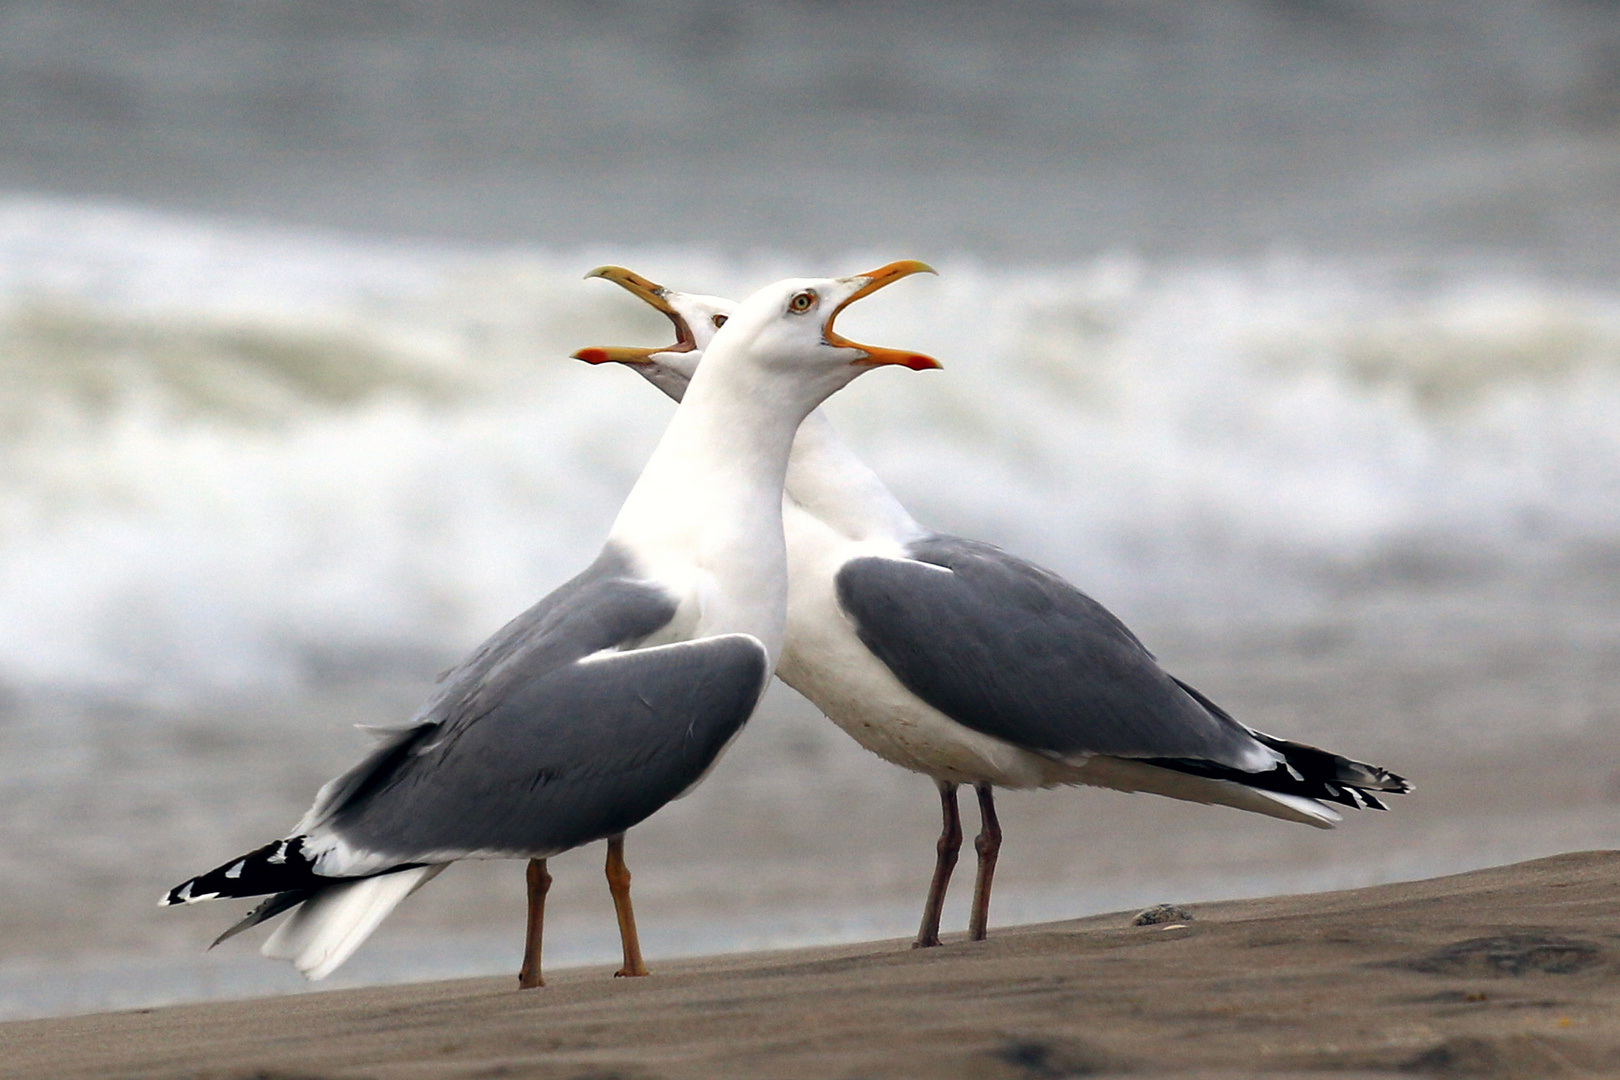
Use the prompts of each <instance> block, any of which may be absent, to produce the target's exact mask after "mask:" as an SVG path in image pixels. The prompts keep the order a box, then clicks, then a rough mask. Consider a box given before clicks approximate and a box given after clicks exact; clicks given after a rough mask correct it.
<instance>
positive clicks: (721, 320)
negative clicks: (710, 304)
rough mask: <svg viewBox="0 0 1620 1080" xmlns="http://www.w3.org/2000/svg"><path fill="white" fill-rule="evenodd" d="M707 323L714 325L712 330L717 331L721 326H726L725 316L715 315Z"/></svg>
mask: <svg viewBox="0 0 1620 1080" xmlns="http://www.w3.org/2000/svg"><path fill="white" fill-rule="evenodd" d="M709 321H710V322H712V323H714V328H715V329H716V330H718V329H720V328H721V327H722V326H724V325H726V316H724V315H716V316H714V317H713V318H712V319H710V320H709Z"/></svg>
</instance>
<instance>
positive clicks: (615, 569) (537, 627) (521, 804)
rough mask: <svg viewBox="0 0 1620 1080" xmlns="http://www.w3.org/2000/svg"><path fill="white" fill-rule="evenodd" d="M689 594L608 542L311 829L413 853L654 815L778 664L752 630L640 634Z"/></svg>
mask: <svg viewBox="0 0 1620 1080" xmlns="http://www.w3.org/2000/svg"><path fill="white" fill-rule="evenodd" d="M675 610H676V607H675V604H674V602H673V601H672V600H671V599H670V598H669V597H668V596H667V595H666V594H665V593H664V592H663V590H662V589H660V588H658V587H657V586H656V585H654V584H652V583H650V582H647V581H645V580H642V579H640V578H639V577H638V576H637V574H636V572H635V570H634V567H633V566H632V565H631V562H630V560H629V559H628V558H627V557H626V556H625V555H624V554H623V553H621V552H619V551H618V550H617V549H615V548H614V547H613V546H612V545H609V546H608V547H607V548H606V549H604V550H603V552H602V554H601V556H600V557H599V558H598V559H597V560H596V562H595V563H593V564H592V565H591V566H590V567H589V568H587V569H586V570H585V571H584V572H582V573H581V574H580V575H579V576H577V577H576V578H574V579H573V580H572V581H569V582H568V583H567V584H565V585H563V586H562V587H561V588H559V589H557V590H556V591H554V592H553V593H551V594H550V595H549V596H547V597H546V598H545V599H543V600H541V601H540V602H539V603H538V604H536V605H535V606H534V607H532V608H530V609H529V610H528V611H526V612H524V613H523V614H522V615H520V616H518V617H517V618H516V619H513V620H512V621H511V622H510V623H508V624H507V625H506V626H505V627H503V628H502V629H501V630H500V631H498V632H497V633H495V634H494V635H493V636H491V637H490V639H489V640H488V641H486V642H485V643H484V644H483V645H482V646H480V647H479V648H478V649H477V650H476V651H475V652H474V653H473V654H472V655H471V656H469V657H468V658H467V660H465V661H463V662H462V663H461V664H460V665H458V666H457V667H455V668H453V669H451V670H450V671H449V672H447V673H446V674H445V675H444V676H443V677H442V678H441V680H440V685H439V689H438V692H437V693H436V694H435V696H434V697H433V699H432V700H430V701H429V702H428V703H427V705H426V706H425V707H424V708H423V710H422V711H421V713H419V714H418V716H417V718H416V721H415V722H414V723H413V724H411V725H409V726H407V727H405V728H402V729H400V730H398V731H396V732H394V733H392V734H391V735H390V736H389V737H388V738H387V739H386V740H385V741H384V742H383V743H382V744H381V745H379V746H378V747H377V748H376V749H375V750H374V751H373V752H372V754H371V755H370V756H369V757H368V758H367V759H366V760H364V761H362V762H361V763H360V764H359V765H357V766H356V767H355V768H353V769H350V770H349V771H348V772H347V773H345V774H344V775H342V776H340V777H338V778H337V779H336V780H334V781H332V782H331V783H330V784H328V785H327V786H326V787H325V788H324V789H322V791H321V794H320V796H319V797H318V798H317V800H316V804H315V807H314V808H313V809H312V810H311V812H310V814H309V815H308V816H307V817H306V818H305V820H304V822H303V823H302V825H301V831H303V832H307V833H311V834H314V833H316V832H317V831H323V830H325V831H330V832H332V833H335V834H336V835H337V836H338V837H339V838H341V839H342V840H343V841H344V842H345V843H347V844H349V845H350V846H352V847H356V848H359V849H362V850H365V851H368V852H371V853H376V854H383V853H387V854H388V855H390V856H391V857H393V858H396V859H397V860H398V861H402V862H404V861H421V860H423V859H425V858H427V857H429V856H433V857H441V856H442V857H445V858H450V857H459V856H457V855H456V854H455V853H458V852H459V853H461V854H462V855H467V854H475V853H484V854H510V855H531V854H532V855H538V854H542V853H545V852H555V851H561V850H564V849H566V848H569V847H573V846H575V845H577V844H582V843H586V842H588V841H590V840H594V839H598V838H600V837H603V836H611V835H613V834H614V833H617V832H622V831H623V830H624V829H627V828H629V827H630V826H631V825H634V824H636V823H637V822H639V821H641V820H643V819H644V818H646V817H647V816H648V815H649V814H651V813H652V812H653V811H655V810H657V809H658V808H659V807H660V806H662V805H663V804H664V803H665V802H668V801H669V800H670V799H672V798H674V797H675V796H676V795H678V794H680V793H681V792H682V791H684V790H685V789H686V788H687V787H689V786H691V785H692V784H693V783H695V782H696V781H697V780H698V779H699V778H700V777H701V776H702V775H703V773H704V771H705V770H707V769H708V767H709V766H710V765H711V764H713V762H714V759H715V758H716V756H717V755H718V754H719V753H720V751H721V750H722V749H723V748H724V747H725V745H726V744H727V743H728V742H729V741H730V740H731V738H732V737H733V736H734V735H736V733H737V732H738V730H740V729H741V727H742V725H743V723H744V722H745V721H746V720H747V719H748V717H749V715H750V714H751V713H752V712H753V709H754V706H755V704H756V703H757V702H758V700H759V697H760V694H761V693H762V692H763V689H764V686H765V684H766V682H767V681H768V680H769V678H770V661H769V659H768V657H767V656H766V654H765V649H764V646H763V645H762V644H761V643H760V642H759V641H757V640H756V639H754V638H752V637H747V636H745V635H724V636H719V637H712V638H704V639H699V640H696V641H690V642H683V643H679V644H673V645H662V646H657V647H654V648H637V647H636V646H637V645H638V644H639V642H640V641H642V640H644V639H645V638H647V637H648V636H649V635H651V634H653V633H655V632H656V631H658V630H659V629H661V628H662V627H664V626H665V625H667V624H668V622H669V620H670V619H671V618H673V617H674V614H675ZM615 649H619V650H624V651H621V652H610V651H606V650H615ZM587 658H590V659H587Z"/></svg>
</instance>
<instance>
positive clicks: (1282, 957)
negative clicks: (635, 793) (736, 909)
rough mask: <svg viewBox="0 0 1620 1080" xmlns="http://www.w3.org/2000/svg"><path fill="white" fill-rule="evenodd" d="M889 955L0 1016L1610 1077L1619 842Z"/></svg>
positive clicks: (1304, 1069) (328, 1068) (318, 1045)
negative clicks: (1183, 920)
mask: <svg viewBox="0 0 1620 1080" xmlns="http://www.w3.org/2000/svg"><path fill="white" fill-rule="evenodd" d="M1191 914H1192V916H1193V919H1192V921H1191V922H1190V923H1188V924H1185V925H1182V926H1175V925H1169V926H1147V927H1135V926H1132V925H1130V913H1116V914H1111V915H1101V916H1095V917H1092V918H1087V919H1080V920H1073V921H1067V922H1057V923H1046V924H1042V925H1034V926H1024V927H1017V928H1009V929H1000V930H997V931H995V932H994V933H993V935H992V937H991V939H990V940H989V941H987V942H983V943H969V942H965V941H962V940H961V939H960V938H959V937H958V938H953V939H950V940H948V942H947V944H946V945H945V946H944V947H942V948H939V949H932V950H925V951H913V950H911V949H909V948H907V947H906V943H905V942H904V941H883V942H874V943H867V944H860V945H849V946H837V947H826V948H818V949H802V950H793V951H784V952H775V953H757V954H751V955H738V956H727V957H723V958H714V959H702V960H688V961H671V962H666V963H662V964H659V965H657V969H656V971H655V973H654V975H653V977H650V978H646V979H634V980H627V979H614V978H611V977H610V969H605V968H591V969H579V970H572V971H562V972H558V973H555V974H554V975H553V976H552V978H551V979H550V981H549V984H548V985H547V986H546V987H544V988H542V989H539V990H531V991H519V990H518V989H517V988H516V979H515V978H510V977H508V978H498V979H468V980H458V981H453V982H439V983H425V984H420V985H414V986H401V987H387V988H376V989H364V990H344V991H334V992H331V993H320V994H308V995H301V996H295V997H285V998H275V999H261V1000H255V1001H239V1002H224V1003H212V1004H204V1005H191V1006H181V1007H174V1008H164V1009H151V1010H141V1011H136V1012H124V1013H108V1014H101V1015H96V1016H83V1017H74V1018H68V1019H55V1020H36V1021H21V1022H16V1023H11V1024H4V1025H0V1046H3V1047H4V1048H5V1053H4V1055H3V1056H0V1076H4V1077H41V1078H44V1077H50V1078H57V1080H70V1078H73V1077H108V1076H117V1077H130V1078H135V1077H153V1078H158V1077H161V1078H165V1080H167V1078H181V1077H185V1078H198V1080H203V1078H208V1080H246V1078H249V1077H256V1078H277V1080H293V1078H301V1080H308V1078H317V1077H332V1078H337V1077H344V1078H361V1077H374V1078H399V1080H406V1078H410V1080H427V1078H438V1077H469V1078H471V1077H534V1078H537V1080H548V1078H552V1077H556V1078H568V1080H575V1078H577V1080H584V1078H587V1077H591V1078H595V1080H607V1078H609V1077H623V1078H626V1080H630V1078H653V1077H671V1078H673V1077H692V1078H698V1077H702V1078H727V1077H738V1078H743V1077H748V1078H759V1077H771V1078H783V1080H788V1078H794V1077H828V1078H856V1077H872V1078H880V1077H924V1076H926V1077H940V1078H955V1077H962V1078H969V1077H971V1078H983V1080H992V1078H1015V1077H1058V1076H1079V1075H1097V1074H1108V1073H1114V1072H1120V1073H1125V1072H1128V1073H1130V1074H1132V1075H1134V1076H1155V1075H1166V1076H1168V1075H1184V1076H1209V1077H1214V1076H1234V1077H1235V1076H1253V1075H1267V1076H1287V1075H1306V1074H1317V1073H1320V1072H1329V1073H1331V1074H1333V1075H1334V1076H1336V1077H1339V1078H1340V1080H1349V1078H1353V1077H1356V1076H1366V1075H1386V1074H1396V1073H1399V1074H1404V1075H1411V1074H1413V1073H1417V1074H1435V1075H1483V1076H1515V1077H1517V1076H1588V1075H1611V1074H1612V1075H1620V852H1607V851H1605V852H1583V853H1576V854H1568V855H1559V856H1554V857H1552V858H1546V859H1539V860H1536V861H1533V862H1526V863H1518V864H1515V865H1512V866H1505V867H1498V868H1494V869H1488V870H1478V871H1474V872H1471V873H1467V874H1460V875H1456V876H1451V877H1442V878H1435V879H1432V880H1427V881H1417V882H1407V883H1401V884H1393V885H1380V886H1376V887H1372V888H1365V889H1355V890H1349V891H1344V892H1335V893H1319V894H1314V895H1304V896H1282V897H1271V898H1266V899H1260V900H1240V901H1230V902H1223V903H1212V904H1202V905H1193V906H1192V908H1191Z"/></svg>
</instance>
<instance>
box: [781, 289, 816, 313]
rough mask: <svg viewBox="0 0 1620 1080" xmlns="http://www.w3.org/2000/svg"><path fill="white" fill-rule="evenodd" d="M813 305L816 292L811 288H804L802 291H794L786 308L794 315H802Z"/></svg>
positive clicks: (814, 304)
mask: <svg viewBox="0 0 1620 1080" xmlns="http://www.w3.org/2000/svg"><path fill="white" fill-rule="evenodd" d="M815 306H816V294H815V291H814V290H812V289H806V290H804V292H802V293H794V294H793V299H791V300H789V301H788V310H789V311H791V312H793V313H794V314H795V315H802V314H804V313H805V312H806V311H809V310H810V309H811V308H813V307H815Z"/></svg>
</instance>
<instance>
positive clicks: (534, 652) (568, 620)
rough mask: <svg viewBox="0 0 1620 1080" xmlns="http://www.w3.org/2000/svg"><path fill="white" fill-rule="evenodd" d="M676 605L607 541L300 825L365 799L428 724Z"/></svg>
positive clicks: (448, 726) (623, 641) (450, 679)
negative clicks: (573, 574)
mask: <svg viewBox="0 0 1620 1080" xmlns="http://www.w3.org/2000/svg"><path fill="white" fill-rule="evenodd" d="M675 610H676V605H675V603H674V601H672V600H671V599H670V598H669V597H668V596H667V595H665V593H664V592H663V590H662V589H660V588H658V587H657V586H656V585H653V584H651V583H650V582H647V581H644V580H640V579H638V578H637V577H636V575H635V570H634V567H633V566H632V565H631V562H630V559H629V558H628V557H627V556H626V555H625V554H624V553H623V552H621V551H620V550H619V549H618V548H617V547H616V546H615V545H613V544H611V543H610V544H608V545H607V546H606V547H605V548H603V549H602V552H601V554H600V555H598V556H597V558H596V560H595V561H594V562H593V563H591V565H590V566H588V567H586V568H585V569H584V570H583V571H581V572H580V573H579V574H578V575H576V576H575V577H573V578H572V579H570V580H569V581H567V582H565V583H564V584H563V585H561V586H559V587H558V588H556V589H555V590H553V591H552V592H551V593H549V594H547V595H546V596H545V597H544V598H543V599H541V600H540V601H539V602H538V603H536V604H535V605H534V606H533V607H531V608H529V609H528V610H527V611H525V612H523V613H522V614H521V615H519V616H517V617H516V618H514V619H513V620H511V621H510V622H508V623H507V624H506V625H505V626H503V627H501V628H500V629H499V630H497V631H496V632H495V633H494V634H491V635H490V637H489V638H488V639H487V640H486V641H485V642H484V643H483V644H482V645H480V646H478V648H476V649H474V650H473V652H472V653H471V655H469V656H468V657H467V658H466V659H465V660H463V661H462V662H461V663H459V664H457V665H456V666H455V667H453V668H451V669H450V670H449V671H447V672H445V673H444V674H443V675H441V676H440V677H439V684H438V689H437V690H436V692H435V693H434V695H433V697H432V698H430V699H429V700H428V702H427V704H426V705H424V706H423V707H422V709H421V711H419V712H418V713H417V715H416V717H415V718H414V719H413V720H412V721H411V722H410V723H409V724H406V725H404V726H402V727H400V728H397V729H392V730H390V731H388V732H387V733H386V734H387V737H386V738H384V740H383V742H382V744H381V745H379V746H378V747H377V748H376V749H375V750H374V751H373V752H372V753H371V754H370V755H369V756H368V757H367V758H366V759H365V760H363V761H362V762H360V764H358V765H356V766H355V767H354V768H352V769H350V770H349V771H348V772H346V773H344V774H343V775H341V776H339V777H337V778H336V779H334V780H332V781H331V782H330V783H328V784H327V785H326V786H325V787H323V788H322V789H321V791H320V793H319V794H318V795H317V796H316V797H315V805H314V807H313V808H311V810H310V812H309V813H308V814H307V815H305V817H304V820H303V821H301V822H300V823H299V825H298V831H299V832H308V831H309V830H311V829H314V828H316V827H317V826H319V825H321V824H322V823H324V822H326V821H328V820H329V819H330V817H331V815H332V814H333V813H334V812H336V810H337V809H338V808H339V807H342V806H345V805H348V804H350V803H353V802H355V801H356V800H359V799H363V798H364V796H365V794H366V792H367V791H368V790H369V787H370V786H373V785H375V784H376V783H377V782H378V778H379V777H384V776H388V775H391V770H392V769H394V768H395V767H396V766H397V762H396V761H395V758H397V757H398V756H399V755H400V754H401V753H404V752H406V751H407V750H409V749H410V747H412V746H415V745H417V744H418V743H419V742H420V740H421V739H422V738H423V736H424V735H425V729H426V728H429V727H431V728H434V729H435V730H444V731H457V730H459V729H460V728H461V727H463V726H465V725H467V724H470V723H473V722H475V721H477V720H478V718H480V717H482V716H483V715H485V714H486V713H489V712H490V711H491V710H492V709H494V708H496V707H497V706H498V705H500V704H501V703H502V702H504V701H506V700H507V698H508V697H509V696H510V695H511V694H512V693H513V692H514V691H515V690H516V688H517V687H519V686H522V685H525V684H529V683H533V682H534V681H535V680H536V679H538V678H540V677H541V676H542V675H544V674H546V673H547V672H549V671H552V670H554V669H556V668H559V667H562V666H564V665H566V664H571V663H573V662H574V661H576V660H578V659H580V658H581V657H585V656H590V655H591V654H592V653H596V652H600V651H602V650H603V649H613V648H622V647H624V646H627V645H634V644H635V643H636V642H639V641H641V640H643V639H644V638H646V637H648V636H649V635H651V634H653V633H655V632H656V631H658V630H659V629H661V628H662V627H664V626H665V625H666V624H668V622H669V620H670V619H672V618H674V616H675Z"/></svg>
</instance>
